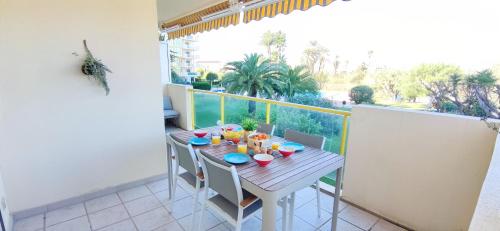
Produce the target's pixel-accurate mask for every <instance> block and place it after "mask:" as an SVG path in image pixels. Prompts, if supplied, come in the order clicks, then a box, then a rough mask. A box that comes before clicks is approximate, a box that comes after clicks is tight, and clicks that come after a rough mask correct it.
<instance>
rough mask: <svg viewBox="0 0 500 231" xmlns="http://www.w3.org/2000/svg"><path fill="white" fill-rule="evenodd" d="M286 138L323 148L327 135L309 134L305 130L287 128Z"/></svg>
mask: <svg viewBox="0 0 500 231" xmlns="http://www.w3.org/2000/svg"><path fill="white" fill-rule="evenodd" d="M285 139H286V140H288V141H293V142H297V143H300V144H303V145H305V146H309V147H312V148H318V149H321V150H323V147H324V146H325V140H326V139H325V137H324V136H317V135H309V134H306V133H303V132H299V131H295V130H291V129H287V130H285Z"/></svg>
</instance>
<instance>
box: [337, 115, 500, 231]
mask: <svg viewBox="0 0 500 231" xmlns="http://www.w3.org/2000/svg"><path fill="white" fill-rule="evenodd" d="M352 113H353V116H352V120H351V123H350V130H349V137H348V149H347V157H346V166H345V167H346V168H345V174H344V188H343V198H344V199H346V200H348V201H350V202H353V203H354V204H357V205H359V206H361V207H364V208H366V209H368V210H371V211H373V212H375V213H378V214H380V215H382V216H384V217H387V218H389V219H391V220H394V221H396V222H398V223H400V224H403V225H406V226H408V227H410V228H413V229H416V230H430V231H435V230H467V228H468V226H469V223H470V220H471V218H472V214H473V212H474V208H475V206H476V202H477V198H478V196H479V192H480V190H481V185H482V183H483V180H484V177H485V174H486V171H487V169H488V164H489V162H490V158H491V154H492V152H493V147H494V144H495V138H496V133H495V132H493V131H492V130H490V129H489V128H487V127H486V125H485V124H484V123H483V122H482V121H479V119H478V118H472V117H464V116H456V115H448V114H438V113H429V112H415V111H409V110H402V109H388V108H381V107H369V106H356V107H354V108H353V111H352Z"/></svg>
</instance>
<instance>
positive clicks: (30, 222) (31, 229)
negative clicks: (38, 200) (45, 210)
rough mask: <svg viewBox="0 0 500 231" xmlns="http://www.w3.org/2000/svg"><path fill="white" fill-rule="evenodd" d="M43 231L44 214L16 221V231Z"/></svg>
mask: <svg viewBox="0 0 500 231" xmlns="http://www.w3.org/2000/svg"><path fill="white" fill-rule="evenodd" d="M39 229H43V214H40V215H37V216H32V217H28V218H24V219H21V220H18V221H16V223H15V224H14V231H36V230H39Z"/></svg>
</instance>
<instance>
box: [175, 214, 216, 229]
mask: <svg viewBox="0 0 500 231" xmlns="http://www.w3.org/2000/svg"><path fill="white" fill-rule="evenodd" d="M200 212H201V211H199V212H197V213H196V220H195V223H194V224H196V225H197V224H199V220H200ZM192 219H193V215H192V214H191V215H189V216H186V217H183V218H181V219H179V220H178V222H179V224H180V225H181V226H182V228H184V230H191V225H192V223H191V222H192ZM222 222H223V221H222V220H220V219H219V218H217V217H216V216H215V215H214V214H213V213H212V212H210V211H208V209H207V210H205V219H204V220H203V224H202V226H201V227H202V228H203V229H210V228H213V227H215V226H217V225H218V224H221V223H222ZM195 228H197V227H195Z"/></svg>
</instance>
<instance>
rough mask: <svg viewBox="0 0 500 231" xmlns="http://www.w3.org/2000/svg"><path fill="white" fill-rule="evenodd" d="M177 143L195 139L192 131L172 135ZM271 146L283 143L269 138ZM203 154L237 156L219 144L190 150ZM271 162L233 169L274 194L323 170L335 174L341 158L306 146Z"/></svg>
mask: <svg viewBox="0 0 500 231" xmlns="http://www.w3.org/2000/svg"><path fill="white" fill-rule="evenodd" d="M171 135H172V136H174V137H176V138H177V139H178V140H180V141H182V142H183V143H185V144H187V143H188V142H189V139H190V138H192V137H194V134H193V131H183V132H175V133H172V134H171ZM271 140H272V142H275V141H276V142H284V141H285V139H283V138H281V137H277V136H273V137H272V138H271ZM193 148H195V149H200V150H203V152H204V153H207V154H209V155H212V156H214V157H217V158H219V159H221V160H223V158H224V155H225V154H228V153H232V152H237V146H236V145H234V144H229V143H227V142H225V141H222V142H221V144H219V145H205V146H193ZM274 158H275V159H274V160H273V161H272V162H271V163H270V164H269V165H267V166H266V167H260V166H259V165H257V162H255V161H254V160H253V159H251V161H250V162H248V163H246V164H242V165H235V166H236V169H237V171H238V175H239V176H240V177H241V178H243V179H244V180H246V181H248V182H250V183H252V184H254V185H256V186H258V187H260V188H262V189H264V190H266V191H277V190H280V189H281V188H283V187H286V186H287V185H289V184H293V183H294V182H296V181H299V180H300V179H302V178H304V177H306V176H309V175H311V174H314V173H316V172H320V171H321V172H324V170H325V168H331V171H335V170H336V169H337V168H339V167H342V166H343V163H344V157H343V156H341V155H338V154H334V153H332V152H327V151H323V150H321V149H317V148H312V147H308V146H305V149H304V151H301V152H296V153H294V154H293V155H291V156H289V157H286V158H284V157H283V156H281V154H277V155H274Z"/></svg>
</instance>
